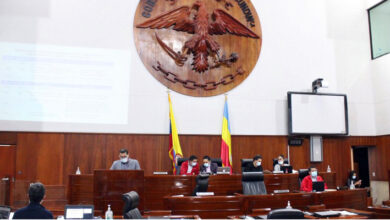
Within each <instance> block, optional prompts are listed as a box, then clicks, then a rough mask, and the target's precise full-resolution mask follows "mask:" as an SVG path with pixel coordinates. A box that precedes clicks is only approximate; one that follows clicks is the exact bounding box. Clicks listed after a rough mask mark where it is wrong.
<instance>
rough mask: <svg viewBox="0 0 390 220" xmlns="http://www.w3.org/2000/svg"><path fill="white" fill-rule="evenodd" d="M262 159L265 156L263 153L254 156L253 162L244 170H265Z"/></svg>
mask: <svg viewBox="0 0 390 220" xmlns="http://www.w3.org/2000/svg"><path fill="white" fill-rule="evenodd" d="M262 161H263V157H262V156H261V155H256V156H254V157H253V162H252V163H249V164H248V165H246V167H245V169H244V172H263V167H262V166H261V162H262Z"/></svg>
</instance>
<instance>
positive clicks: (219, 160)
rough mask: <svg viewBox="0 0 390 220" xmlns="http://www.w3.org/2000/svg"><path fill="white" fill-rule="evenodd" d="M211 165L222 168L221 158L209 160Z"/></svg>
mask: <svg viewBox="0 0 390 220" xmlns="http://www.w3.org/2000/svg"><path fill="white" fill-rule="evenodd" d="M211 163H216V164H218V167H222V159H221V158H211Z"/></svg>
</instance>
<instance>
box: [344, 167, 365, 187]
mask: <svg viewBox="0 0 390 220" xmlns="http://www.w3.org/2000/svg"><path fill="white" fill-rule="evenodd" d="M351 183H352V184H353V188H359V187H361V185H362V180H360V179H358V176H357V174H356V171H354V170H352V171H351V172H350V173H349V176H348V180H347V186H348V187H350V188H351Z"/></svg>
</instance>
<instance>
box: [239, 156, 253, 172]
mask: <svg viewBox="0 0 390 220" xmlns="http://www.w3.org/2000/svg"><path fill="white" fill-rule="evenodd" d="M250 163H253V159H241V172H244V170H245V167H246V166H247V165H248V164H250Z"/></svg>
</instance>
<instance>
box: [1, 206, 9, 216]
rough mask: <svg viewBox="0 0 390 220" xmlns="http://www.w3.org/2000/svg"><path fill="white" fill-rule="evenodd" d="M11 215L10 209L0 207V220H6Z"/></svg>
mask: <svg viewBox="0 0 390 220" xmlns="http://www.w3.org/2000/svg"><path fill="white" fill-rule="evenodd" d="M10 213H11V207H9V206H3V205H0V219H8V218H9V214H10Z"/></svg>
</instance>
